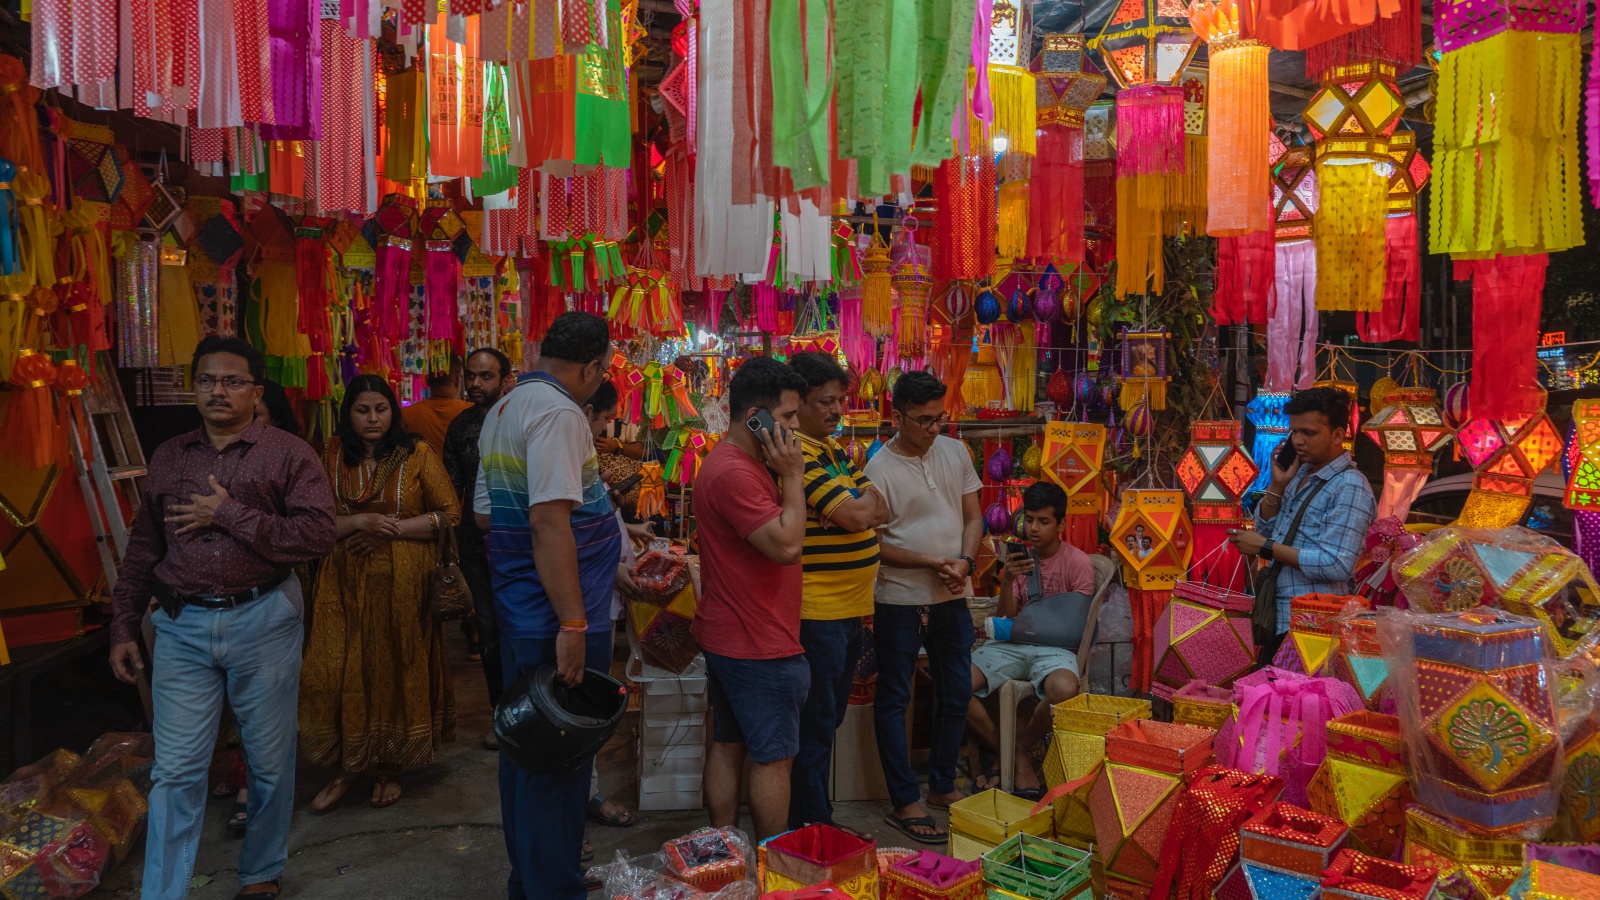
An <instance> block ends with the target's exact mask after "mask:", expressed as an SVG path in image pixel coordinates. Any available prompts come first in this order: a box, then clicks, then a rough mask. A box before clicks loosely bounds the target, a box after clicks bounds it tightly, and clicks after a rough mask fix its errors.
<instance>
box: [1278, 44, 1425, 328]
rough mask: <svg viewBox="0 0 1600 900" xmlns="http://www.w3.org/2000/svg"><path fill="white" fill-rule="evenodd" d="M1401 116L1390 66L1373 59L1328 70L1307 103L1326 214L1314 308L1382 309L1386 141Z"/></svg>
mask: <svg viewBox="0 0 1600 900" xmlns="http://www.w3.org/2000/svg"><path fill="white" fill-rule="evenodd" d="M1404 111H1405V101H1404V100H1403V99H1402V98H1401V96H1400V89H1399V87H1398V86H1397V85H1396V84H1395V67H1394V66H1393V65H1391V64H1389V63H1386V62H1379V61H1369V62H1361V63H1354V64H1351V65H1348V66H1336V67H1334V68H1333V69H1330V70H1329V71H1328V73H1327V75H1326V76H1325V77H1324V78H1323V81H1322V87H1321V88H1320V89H1319V90H1318V91H1317V92H1316V93H1315V94H1314V95H1312V97H1311V102H1310V103H1309V104H1307V105H1306V108H1305V112H1304V114H1303V115H1304V117H1305V122H1306V125H1307V126H1309V127H1310V128H1311V130H1312V133H1313V134H1315V135H1316V138H1317V185H1318V188H1319V190H1320V191H1321V198H1322V206H1321V211H1322V212H1323V213H1324V215H1323V216H1322V217H1321V224H1322V227H1321V228H1320V229H1319V230H1318V234H1317V242H1316V247H1317V250H1316V253H1317V273H1318V278H1317V308H1318V309H1335V310H1337V309H1348V310H1366V311H1372V312H1375V311H1377V310H1379V309H1381V308H1382V306H1383V282H1384V271H1385V270H1384V261H1385V258H1386V257H1385V255H1384V239H1385V231H1386V227H1385V224H1384V215H1385V212H1386V210H1387V208H1388V197H1389V175H1390V173H1391V171H1392V168H1393V162H1392V161H1391V160H1390V157H1389V135H1390V134H1392V133H1393V132H1394V129H1395V126H1396V125H1397V124H1398V123H1399V121H1400V114H1401V113H1402V112H1404Z"/></svg>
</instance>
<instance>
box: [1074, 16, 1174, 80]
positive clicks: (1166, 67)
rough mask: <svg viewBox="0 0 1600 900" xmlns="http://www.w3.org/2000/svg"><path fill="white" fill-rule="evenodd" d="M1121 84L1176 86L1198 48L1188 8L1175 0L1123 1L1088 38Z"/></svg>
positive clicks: (1112, 75) (1091, 46) (1092, 47)
mask: <svg viewBox="0 0 1600 900" xmlns="http://www.w3.org/2000/svg"><path fill="white" fill-rule="evenodd" d="M1089 46H1090V48H1091V49H1094V50H1098V51H1100V56H1101V58H1102V59H1104V60H1105V62H1106V67H1107V68H1108V69H1109V70H1110V72H1111V77H1113V78H1115V79H1116V81H1117V84H1118V85H1119V86H1121V87H1123V88H1125V89H1126V88H1132V87H1139V86H1141V85H1152V84H1163V85H1168V86H1171V85H1176V84H1177V83H1178V78H1179V77H1180V76H1182V75H1183V70H1184V67H1186V66H1188V65H1189V60H1190V59H1191V58H1192V57H1193V56H1194V54H1195V51H1196V50H1198V49H1199V48H1200V36H1199V35H1197V34H1195V33H1194V29H1193V28H1191V27H1190V26H1189V8H1188V6H1187V5H1186V4H1184V3H1179V2H1175V0H1122V3H1121V4H1120V5H1118V7H1117V11H1116V12H1114V13H1112V14H1111V18H1110V19H1108V20H1106V25H1105V28H1103V29H1101V30H1100V35H1099V37H1096V38H1095V39H1093V40H1092V41H1090V42H1089Z"/></svg>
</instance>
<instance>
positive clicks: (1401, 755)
mask: <svg viewBox="0 0 1600 900" xmlns="http://www.w3.org/2000/svg"><path fill="white" fill-rule="evenodd" d="M1327 740H1328V745H1327V746H1328V756H1327V758H1325V759H1324V760H1323V761H1322V765H1321V766H1319V767H1318V768H1317V772H1316V774H1315V775H1313V776H1312V778H1311V785H1310V787H1308V788H1307V789H1306V795H1307V797H1308V798H1309V799H1310V802H1311V808H1312V809H1313V810H1316V811H1317V812H1319V813H1322V814H1323V815H1328V816H1333V817H1334V818H1336V819H1338V820H1339V821H1341V822H1343V823H1345V824H1346V825H1348V826H1350V845H1351V846H1352V847H1354V848H1355V849H1357V850H1360V851H1361V852H1363V853H1370V854H1372V855H1374V856H1380V857H1383V858H1385V859H1388V858H1390V857H1391V856H1392V855H1393V854H1394V851H1395V850H1396V849H1397V848H1398V847H1399V846H1400V835H1401V833H1402V831H1403V829H1404V826H1405V810H1406V806H1407V805H1409V804H1410V803H1411V802H1412V801H1413V797H1412V795H1411V785H1410V784H1409V783H1408V782H1407V781H1406V765H1405V760H1406V747H1405V740H1404V738H1402V737H1401V735H1400V720H1399V719H1397V718H1395V717H1394V716H1387V715H1383V714H1382V713H1375V712H1372V711H1370V710H1359V711H1357V712H1353V713H1346V714H1345V715H1342V716H1339V717H1338V718H1336V719H1334V720H1332V721H1331V722H1329V723H1328V733H1327Z"/></svg>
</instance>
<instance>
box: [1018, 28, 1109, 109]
mask: <svg viewBox="0 0 1600 900" xmlns="http://www.w3.org/2000/svg"><path fill="white" fill-rule="evenodd" d="M1083 42H1084V38H1083V35H1082V34H1047V35H1045V36H1044V50H1043V51H1042V52H1041V53H1040V54H1039V56H1038V57H1036V58H1035V59H1034V61H1033V72H1034V78H1035V81H1034V85H1035V87H1034V92H1035V103H1034V105H1035V106H1036V107H1037V109H1038V116H1039V124H1040V125H1041V126H1044V125H1054V124H1060V125H1066V126H1067V127H1069V128H1082V127H1083V115H1084V113H1085V112H1087V111H1088V109H1089V107H1090V106H1091V105H1093V103H1094V101H1095V100H1096V99H1097V98H1098V97H1099V96H1100V93H1101V92H1102V91H1104V90H1105V89H1106V76H1104V75H1101V74H1100V72H1099V70H1097V69H1096V68H1095V66H1094V63H1093V62H1091V61H1090V60H1089V54H1087V53H1085V52H1084V50H1083Z"/></svg>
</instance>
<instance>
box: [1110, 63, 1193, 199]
mask: <svg viewBox="0 0 1600 900" xmlns="http://www.w3.org/2000/svg"><path fill="white" fill-rule="evenodd" d="M1185 171H1186V163H1185V160H1184V152H1183V88H1181V87H1167V86H1165V85H1160V84H1149V85H1141V86H1139V87H1135V88H1129V89H1128V90H1125V91H1121V92H1119V93H1118V94H1117V177H1118V178H1128V177H1131V176H1134V175H1182V174H1183V173H1184V172H1185Z"/></svg>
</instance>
